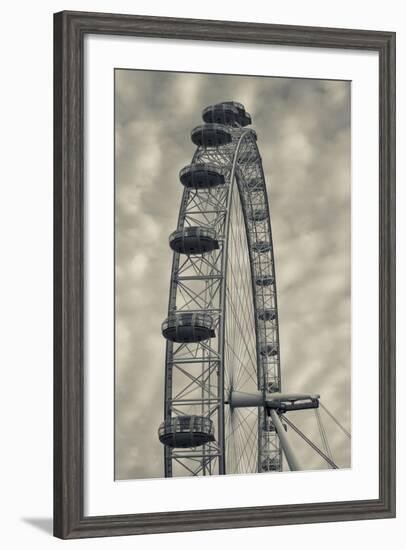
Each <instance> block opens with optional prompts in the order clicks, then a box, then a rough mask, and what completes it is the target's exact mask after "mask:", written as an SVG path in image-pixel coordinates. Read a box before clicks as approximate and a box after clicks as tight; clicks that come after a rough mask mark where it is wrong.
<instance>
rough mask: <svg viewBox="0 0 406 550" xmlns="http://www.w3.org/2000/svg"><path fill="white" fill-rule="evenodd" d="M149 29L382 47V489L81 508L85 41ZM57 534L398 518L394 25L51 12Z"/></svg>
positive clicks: (189, 35) (174, 34)
mask: <svg viewBox="0 0 406 550" xmlns="http://www.w3.org/2000/svg"><path fill="white" fill-rule="evenodd" d="M85 34H106V35H125V36H144V37H159V38H168V39H170V38H176V39H194V40H215V41H224V42H240V43H257V44H258V43H262V44H279V45H291V46H302V47H319V48H339V49H352V50H369V51H375V52H378V54H379V110H380V113H379V128H380V134H379V139H380V143H379V161H380V164H379V166H380V168H379V180H380V181H379V208H380V213H379V251H380V263H379V326H380V341H379V498H378V499H376V500H362V501H348V502H326V503H314V504H313V503H311V504H295V505H283V506H261V507H246V508H229V509H218V510H199V511H193V510H190V511H182V512H162V513H145V514H126V515H112V516H95V517H91V516H85V515H84V513H83V487H84V478H83V475H84V474H83V442H84V436H83V349H84V345H85V343H84V341H83V38H84V36H85ZM54 121H55V122H54V132H55V134H54V534H55V536H57V537H60V538H63V539H69V538H81V537H103V536H113V535H134V534H143V533H167V532H173V531H198V530H204V529H225V528H237V527H259V526H266V525H282V524H298V523H313V522H327V521H346V520H358V519H374V518H390V517H394V516H395V33H392V32H380V31H366V30H349V29H335V28H317V27H298V26H290V25H289V26H285V25H265V24H256V23H241V22H230V21H206V20H196V19H174V18H166V17H146V16H135V15H118V14H114V15H113V14H103V13H82V12H61V13H57V14H55V16H54Z"/></svg>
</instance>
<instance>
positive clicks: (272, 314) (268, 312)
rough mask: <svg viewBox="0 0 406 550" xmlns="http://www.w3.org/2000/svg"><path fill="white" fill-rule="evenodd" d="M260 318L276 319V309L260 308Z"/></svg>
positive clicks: (266, 319) (263, 319)
mask: <svg viewBox="0 0 406 550" xmlns="http://www.w3.org/2000/svg"><path fill="white" fill-rule="evenodd" d="M258 319H261V321H274V320H275V319H276V311H275V309H271V308H269V309H259V310H258Z"/></svg>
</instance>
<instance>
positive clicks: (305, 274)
mask: <svg viewBox="0 0 406 550" xmlns="http://www.w3.org/2000/svg"><path fill="white" fill-rule="evenodd" d="M115 85H116V90H115V92H116V93H115V103H116V104H115V132H116V135H115V138H116V174H115V186H116V204H115V208H116V210H115V219H116V365H115V373H116V447H115V448H116V457H115V459H116V460H115V463H116V472H115V475H116V478H117V479H134V478H150V477H162V476H163V448H162V445H161V444H160V443H159V441H158V437H157V427H158V425H159V424H160V422H161V421H162V419H163V408H164V403H163V391H164V367H165V341H164V339H163V338H162V336H161V322H162V321H163V319H164V318H165V316H166V312H167V304H168V294H169V279H170V271H171V262H172V253H171V250H170V248H169V246H168V236H169V234H170V233H171V232H172V231H173V230H174V229H175V227H176V223H177V215H178V211H179V205H180V198H181V194H182V190H183V189H182V185H181V184H180V182H179V177H178V174H179V170H180V169H181V168H182V167H183V166H185V165H186V164H188V163H189V162H190V160H191V158H192V156H193V152H194V149H195V146H194V145H193V144H192V142H191V140H190V131H191V129H192V128H193V127H195V126H196V125H198V124H199V123H200V122H201V111H202V109H203V108H204V107H205V106H206V105H209V104H212V103H217V102H220V101H225V100H235V101H239V102H241V103H243V104H244V105H245V107H246V109H247V110H248V111H249V112H250V113H251V115H252V119H253V125H252V127H253V128H255V130H256V132H257V134H258V145H259V149H260V152H261V156H262V161H263V166H264V172H265V177H266V181H267V190H268V197H269V203H270V211H271V223H272V232H273V241H274V248H275V263H276V277H277V287H278V307H279V321H280V347H281V367H282V385H283V389H284V391H289V392H311V393H320V394H321V398H322V402H323V403H324V404H325V405H326V406H327V407H328V409H329V410H331V411H332V412H333V414H334V415H335V416H337V417H338V418H339V419H340V422H341V423H342V424H343V425H344V426H346V427H347V428H349V427H350V425H351V401H350V397H351V395H350V394H351V357H350V353H351V345H350V331H351V319H350V303H351V289H350V279H351V272H350V269H351V264H350V259H351V256H350V255H351V231H350V215H351V204H350V198H351V185H350V169H351V158H350V149H351V141H350V135H351V133H350V83H349V82H342V81H323V80H310V79H309V80H307V79H291V78H270V77H251V76H249V77H244V76H228V75H227V76H224V75H201V74H189V73H170V72H153V71H137V70H116V73H115ZM289 414H290V416H289V418H291V419H292V421H293V422H294V423H295V424H296V425H297V426H298V427H300V429H302V430H303V431H304V432H305V433H306V434H307V435H309V436H311V438H312V439H313V440H314V442H315V443H316V444H318V445H320V444H321V441H320V438H319V434H318V431H317V424H316V422H315V418H314V412H313V411H300V412H293V413H289ZM320 414H321V416H322V418H323V420H324V423H325V427H326V430H327V433H328V436H329V444H330V447H331V450H332V453H333V456H334V459H335V461H336V462H337V463H338V464H339V465H340V466H342V467H349V466H350V462H351V457H350V441H349V440H348V439H347V438H346V437H345V435H344V434H343V433H342V432H341V431H340V430H339V429H338V428H337V426H336V425H335V424H334V423H333V422H332V421H331V420H330V419H329V417H328V416H327V415H325V414H324V413H323V410H321V411H320ZM323 414H324V415H323ZM291 437H292V440H293V441H294V443H295V445H296V447H297V449H298V452H299V453H300V458H301V462H302V464H303V465H304V467H305V468H306V469H318V468H322V467H325V466H323V464H322V461H321V459H320V457H319V456H318V455H317V454H315V453H314V451H312V450H311V449H310V448H309V447H308V446H306V444H304V443H303V441H302V440H300V439H298V438H297V436H295V434H293V433H292V434H291Z"/></svg>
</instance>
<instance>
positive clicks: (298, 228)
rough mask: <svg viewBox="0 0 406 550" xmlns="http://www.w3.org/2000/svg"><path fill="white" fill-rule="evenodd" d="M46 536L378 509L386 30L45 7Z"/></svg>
mask: <svg viewBox="0 0 406 550" xmlns="http://www.w3.org/2000/svg"><path fill="white" fill-rule="evenodd" d="M54 52H55V103H54V106H55V178H54V181H55V266H54V273H55V301H54V303H55V347H54V349H55V363H54V364H55V386H54V388H55V389H54V396H55V399H54V403H55V423H54V427H55V429H54V436H55V462H54V466H55V468H54V479H55V491H54V494H55V501H54V503H55V509H54V516H55V519H54V524H55V528H54V533H55V535H56V536H58V537H60V538H79V537H93V536H111V535H125V534H142V533H159V532H162V533H164V532H171V531H191V530H203V529H221V528H236V527H255V526H267V525H269V526H271V525H281V524H291V523H309V522H327V521H342V520H355V519H372V518H384V517H393V516H394V514H395V305H394V300H395V272H394V266H395V35H394V33H390V32H380V31H361V30H348V29H331V28H310V27H294V26H281V25H265V24H264V25H262V24H253V23H238V22H226V21H204V20H192V19H173V18H158V17H145V16H132V15H117V14H116V15H112V14H101V13H81V12H62V13H58V14H56V15H55V42H54Z"/></svg>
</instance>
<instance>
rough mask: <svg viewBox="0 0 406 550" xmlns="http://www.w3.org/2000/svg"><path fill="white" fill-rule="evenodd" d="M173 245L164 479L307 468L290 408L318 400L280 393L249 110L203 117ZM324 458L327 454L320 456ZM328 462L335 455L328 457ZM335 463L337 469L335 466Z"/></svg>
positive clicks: (214, 111)
mask: <svg viewBox="0 0 406 550" xmlns="http://www.w3.org/2000/svg"><path fill="white" fill-rule="evenodd" d="M202 116H203V121H204V124H202V125H200V126H197V127H196V128H194V129H193V130H192V133H191V139H192V141H193V143H194V144H195V145H196V146H197V149H196V152H195V154H194V156H193V159H192V162H191V164H190V165H188V166H186V167H185V168H183V169H182V170H181V171H180V182H181V183H182V184H183V186H184V191H183V196H182V200H181V204H180V211H179V218H178V225H177V228H176V230H175V231H174V232H173V233H172V234H171V235H170V237H169V245H170V247H171V249H172V250H173V263H172V271H171V277H170V292H169V306H168V316H167V318H166V320H165V321H164V322H163V324H162V334H163V336H164V337H165V338H166V358H165V396H164V421H163V423H162V424H161V426H160V427H159V431H158V435H159V439H160V441H161V443H163V444H164V468H165V476H166V477H172V476H185V475H216V474H220V475H221V474H226V473H227V474H238V473H254V472H278V471H281V470H282V464H283V460H282V457H283V455H284V456H285V458H286V461H287V464H288V466H289V468H290V469H291V470H297V469H300V465H299V461H298V460H297V457H296V456H295V452H294V449H293V448H292V445H291V443H290V441H289V438H288V435H287V427H288V425H291V422H289V421H288V419H287V418H286V417H285V416H284V414H285V413H286V412H287V411H290V410H301V409H311V408H312V409H317V408H318V407H319V396H318V395H303V394H284V393H282V387H281V363H280V345H279V324H278V304H277V293H276V276H275V262H274V249H273V243H272V232H271V222H270V212H269V204H268V197H267V191H266V184H265V178H264V171H263V167H262V162H261V156H260V153H259V150H258V146H257V135H256V133H255V131H254V130H253V129H251V128H248V126H249V125H250V124H251V116H250V115H249V114H248V113H247V112H246V110H245V108H244V106H243V105H241V104H240V103H237V102H235V101H226V102H223V103H220V104H216V105H211V106H209V107H207V108H205V109H204V110H203V114H202ZM322 454H323V453H322ZM325 458H326V460H327V462H328V460H329V457H328V456H327V455H325ZM330 463H331V464H333V467H334V466H335V464H334V463H333V462H332V460H331V459H330Z"/></svg>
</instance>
